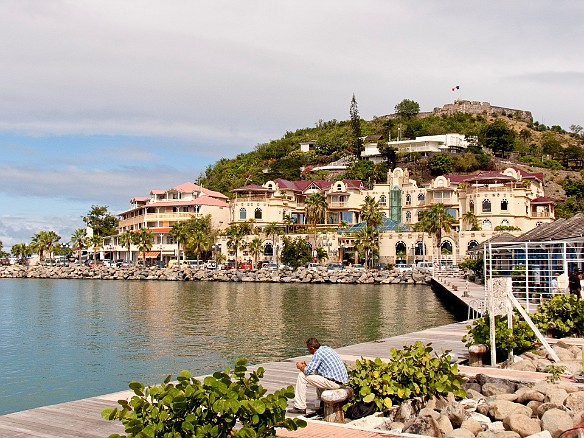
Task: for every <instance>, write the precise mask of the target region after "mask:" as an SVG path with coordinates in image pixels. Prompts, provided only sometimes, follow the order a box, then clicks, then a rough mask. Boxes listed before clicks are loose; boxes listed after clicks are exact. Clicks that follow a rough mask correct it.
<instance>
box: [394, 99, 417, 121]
mask: <svg viewBox="0 0 584 438" xmlns="http://www.w3.org/2000/svg"><path fill="white" fill-rule="evenodd" d="M395 112H396V114H398V115H400V116H402V117H405V118H412V117H414V116H415V115H417V114H418V113H419V112H420V104H419V103H418V102H415V101H413V100H410V99H404V100H402V101H401V102H400V103H398V104H397V105H396V106H395Z"/></svg>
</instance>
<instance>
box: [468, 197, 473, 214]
mask: <svg viewBox="0 0 584 438" xmlns="http://www.w3.org/2000/svg"><path fill="white" fill-rule="evenodd" d="M468 211H472V212H473V213H474V201H472V200H471V201H470V202H469V203H468Z"/></svg>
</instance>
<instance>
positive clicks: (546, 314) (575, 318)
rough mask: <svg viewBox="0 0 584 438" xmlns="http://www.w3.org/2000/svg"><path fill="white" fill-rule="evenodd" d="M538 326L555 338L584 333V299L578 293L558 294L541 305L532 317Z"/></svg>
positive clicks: (578, 335) (579, 335)
mask: <svg viewBox="0 0 584 438" xmlns="http://www.w3.org/2000/svg"><path fill="white" fill-rule="evenodd" d="M531 319H532V320H533V322H534V323H535V324H536V325H537V327H538V328H539V329H540V330H541V331H542V332H543V333H544V334H545V333H548V334H549V335H551V336H553V337H554V338H565V337H567V336H577V337H581V336H582V335H584V301H579V300H578V298H577V297H576V295H574V294H568V295H556V296H555V297H553V298H552V299H551V300H546V301H544V302H543V303H541V304H540V305H539V308H538V309H537V312H536V313H535V314H534V315H533V316H532V317H531Z"/></svg>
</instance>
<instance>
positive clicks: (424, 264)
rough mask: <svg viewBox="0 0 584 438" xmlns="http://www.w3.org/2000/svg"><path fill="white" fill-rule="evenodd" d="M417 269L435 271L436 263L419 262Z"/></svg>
mask: <svg viewBox="0 0 584 438" xmlns="http://www.w3.org/2000/svg"><path fill="white" fill-rule="evenodd" d="M416 269H417V270H418V271H420V272H428V273H432V272H433V271H434V263H432V262H418V264H417V265H416Z"/></svg>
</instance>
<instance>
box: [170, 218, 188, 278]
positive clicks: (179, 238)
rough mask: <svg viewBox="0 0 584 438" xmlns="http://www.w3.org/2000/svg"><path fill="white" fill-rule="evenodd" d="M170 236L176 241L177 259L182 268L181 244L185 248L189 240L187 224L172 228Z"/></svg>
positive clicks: (177, 224) (180, 223)
mask: <svg viewBox="0 0 584 438" xmlns="http://www.w3.org/2000/svg"><path fill="white" fill-rule="evenodd" d="M169 234H170V235H171V236H172V238H173V239H174V240H176V248H177V253H176V259H177V261H178V265H179V267H180V266H181V263H180V244H181V243H182V244H183V247H184V245H185V244H186V242H187V239H188V237H189V235H188V230H187V224H186V222H177V223H175V224H174V225H173V226H172V228H171V230H170V232H169Z"/></svg>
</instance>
